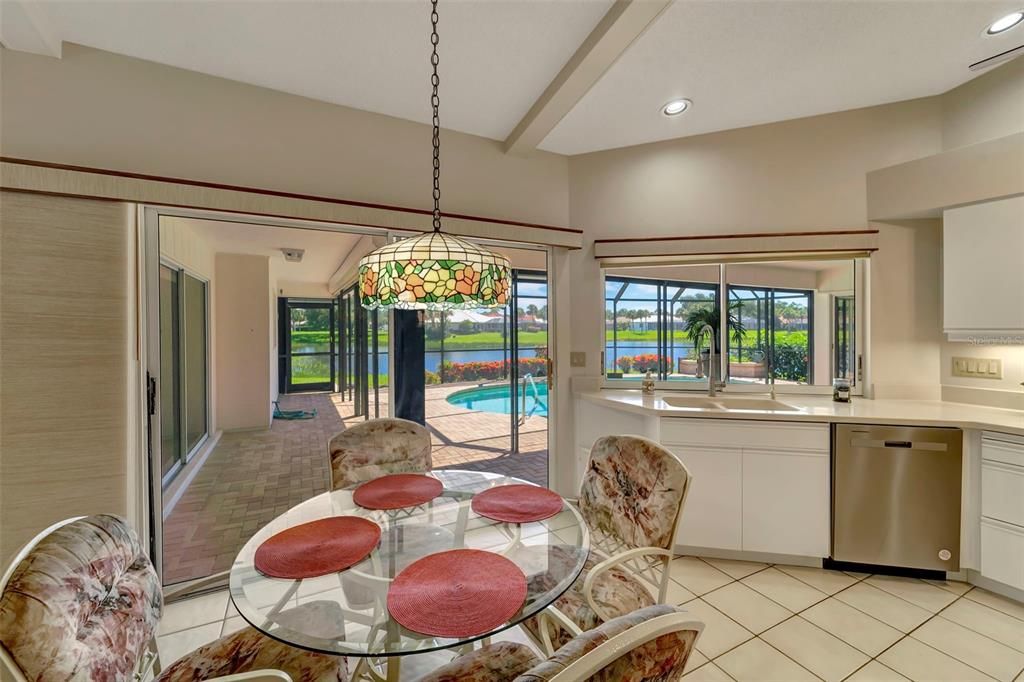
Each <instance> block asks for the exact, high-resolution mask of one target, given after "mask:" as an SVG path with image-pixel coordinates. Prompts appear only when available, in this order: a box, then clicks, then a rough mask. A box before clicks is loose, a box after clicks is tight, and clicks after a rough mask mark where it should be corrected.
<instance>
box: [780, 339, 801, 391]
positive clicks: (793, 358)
mask: <svg viewBox="0 0 1024 682" xmlns="http://www.w3.org/2000/svg"><path fill="white" fill-rule="evenodd" d="M807 368H808V358H807V346H805V345H803V344H801V345H797V344H792V343H776V344H775V367H774V374H775V378H776V379H787V380H789V381H803V382H806V381H807Z"/></svg>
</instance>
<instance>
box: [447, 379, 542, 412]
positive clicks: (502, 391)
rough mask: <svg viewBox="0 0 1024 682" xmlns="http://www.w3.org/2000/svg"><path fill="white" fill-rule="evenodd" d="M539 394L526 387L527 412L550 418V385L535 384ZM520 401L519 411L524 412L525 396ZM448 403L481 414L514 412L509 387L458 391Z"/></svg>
mask: <svg viewBox="0 0 1024 682" xmlns="http://www.w3.org/2000/svg"><path fill="white" fill-rule="evenodd" d="M535 386H536V388H537V394H536V396H535V395H534V392H533V387H532V386H527V387H526V412H525V414H527V415H529V414H534V415H538V416H541V417H547V416H548V384H547V382H546V381H544V380H541V381H538V382H537V383H536V384H535ZM516 397H517V398H518V400H519V411H520V412H522V410H523V396H522V394H519V395H518V396H516ZM448 402H449V403H451V404H452V405H458V406H459V407H464V408H466V409H467V410H480V411H481V412H495V413H497V414H509V413H510V412H512V400H511V397H510V395H509V385H508V384H502V385H498V386H479V387H476V388H467V389H465V390H464V391H456V392H455V393H452V394H451V395H450V396H448Z"/></svg>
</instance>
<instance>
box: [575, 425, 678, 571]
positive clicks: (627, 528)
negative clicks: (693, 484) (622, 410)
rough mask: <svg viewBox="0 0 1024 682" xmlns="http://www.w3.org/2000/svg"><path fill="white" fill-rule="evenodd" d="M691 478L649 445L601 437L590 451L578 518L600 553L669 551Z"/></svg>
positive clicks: (672, 458)
mask: <svg viewBox="0 0 1024 682" xmlns="http://www.w3.org/2000/svg"><path fill="white" fill-rule="evenodd" d="M690 478H691V477H690V472H689V471H688V470H687V469H686V466H685V465H684V464H683V463H682V462H681V461H680V460H679V458H678V457H676V456H675V455H674V454H672V453H671V452H669V451H668V450H666V449H665V448H664V447H662V446H661V445H660V444H658V443H655V442H654V441H652V440H648V439H647V438H643V437H641V436H604V437H602V438H599V439H598V440H597V442H595V443H594V447H593V448H591V450H590V462H589V463H588V465H587V471H586V472H585V473H584V475H583V483H582V486H581V488H580V513H582V514H583V517H584V518H585V519H586V521H587V525H588V526H590V529H591V530H592V531H594V535H595V537H594V540H595V543H596V544H597V545H598V546H599V548H600V549H604V550H605V551H620V550H622V549H636V548H638V547H659V548H661V549H667V550H671V549H672V544H673V541H674V539H675V534H676V526H677V525H678V523H679V517H680V516H681V515H682V511H683V504H684V503H685V502H686V493H687V490H688V489H689V486H690ZM601 535H603V536H605V537H604V538H602V537H600V536H601ZM605 545H607V546H605Z"/></svg>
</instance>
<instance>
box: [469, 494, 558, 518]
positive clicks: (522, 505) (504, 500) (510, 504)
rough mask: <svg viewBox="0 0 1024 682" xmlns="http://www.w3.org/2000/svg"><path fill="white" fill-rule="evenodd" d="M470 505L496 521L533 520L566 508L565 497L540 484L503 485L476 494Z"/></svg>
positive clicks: (479, 512)
mask: <svg viewBox="0 0 1024 682" xmlns="http://www.w3.org/2000/svg"><path fill="white" fill-rule="evenodd" d="M470 506H471V507H472V508H473V511H475V512H476V513H477V514H479V515H480V516H486V517H487V518H489V519H494V520H495V521H506V522H508V523H530V522H531V521H540V520H542V519H546V518H549V517H551V516H554V515H555V514H557V513H558V512H560V511H562V497H561V496H560V495H559V494H558V493H556V492H554V491H551V490H548V489H547V488H541V487H540V486H536V485H524V484H516V485H499V486H498V487H496V488H491V489H489V490H485V491H483V492H482V493H479V494H478V495H475V496H474V497H473V501H472V502H471V503H470Z"/></svg>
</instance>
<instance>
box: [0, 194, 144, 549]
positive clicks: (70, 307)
mask: <svg viewBox="0 0 1024 682" xmlns="http://www.w3.org/2000/svg"><path fill="white" fill-rule="evenodd" d="M132 224H133V214H132V213H131V212H130V211H129V209H128V207H127V206H126V205H124V204H119V203H115V202H105V201H90V200H85V199H71V198H61V197H48V196H39V195H32V194H21V193H16V192H6V191H5V192H0V566H6V564H7V562H8V561H10V559H11V558H12V556H13V555H14V553H15V552H17V550H18V549H19V548H20V547H21V546H22V545H23V544H24V543H25V542H27V541H28V540H29V539H30V538H32V537H33V536H34V535H35V534H36V533H38V532H39V531H41V530H42V529H43V528H45V527H47V526H48V525H50V524H52V523H54V522H55V521H58V520H60V519H63V518H67V517H69V516H75V515H79V514H96V513H103V512H112V513H116V514H125V512H126V510H125V495H126V480H125V476H126V466H127V454H126V445H127V425H128V398H127V388H128V386H127V383H128V380H127V368H128V362H129V357H131V356H133V355H134V351H129V347H128V314H129V305H132V304H133V303H134V301H133V300H130V299H129V288H128V277H129V270H128V253H129V235H130V226H131V225H132Z"/></svg>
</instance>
